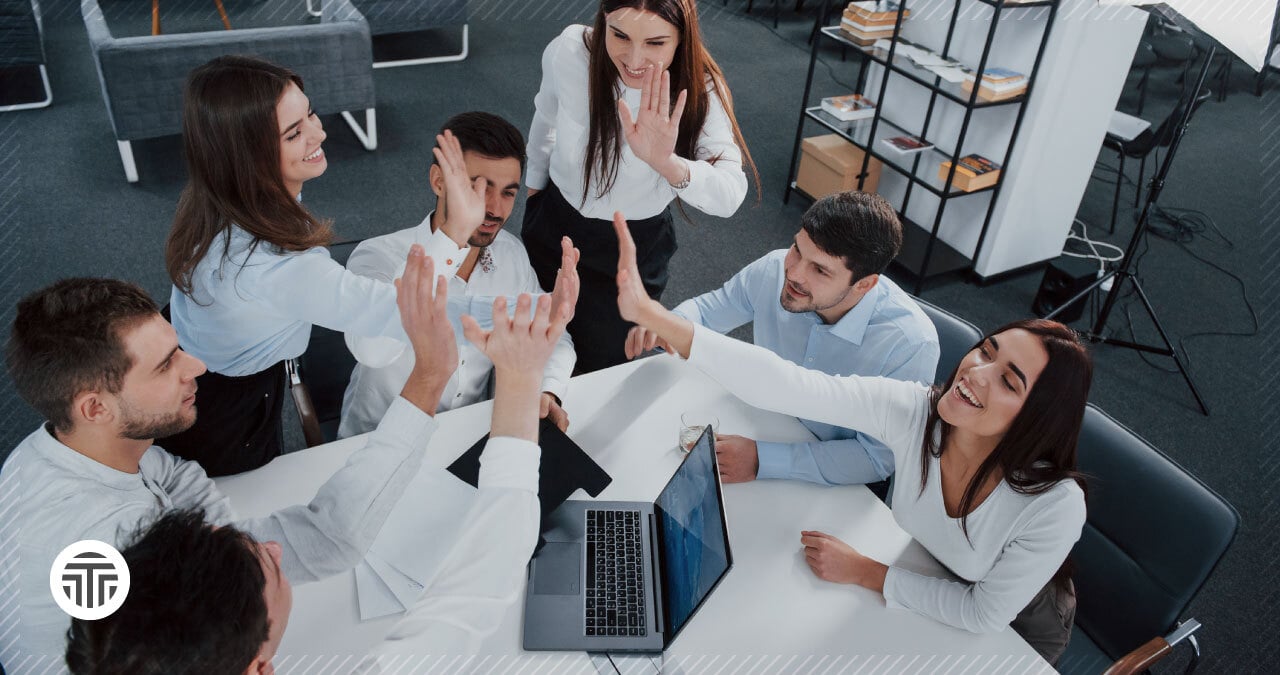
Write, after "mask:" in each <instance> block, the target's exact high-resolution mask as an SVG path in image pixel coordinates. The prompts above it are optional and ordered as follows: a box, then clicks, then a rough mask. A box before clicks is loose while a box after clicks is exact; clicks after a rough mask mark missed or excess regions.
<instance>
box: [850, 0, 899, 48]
mask: <svg viewBox="0 0 1280 675" xmlns="http://www.w3.org/2000/svg"><path fill="white" fill-rule="evenodd" d="M898 14H902V18H904V19H905V18H907V17H909V16H911V10H909V9H908V10H906V11H903V10H902V7H901V6H900V5H898V3H896V2H876V1H875V0H866V1H864V2H851V3H849V6H848V7H845V8H844V16H843V17H842V18H841V19H840V34H841V35H843V36H844V37H845V38H846V39H848V40H849V41H850V42H852V43H854V44H856V45H859V46H862V47H867V46H870V45H873V44H875V42H876V40H880V39H883V38H889V37H893V26H894V24H896V23H897V22H898Z"/></svg>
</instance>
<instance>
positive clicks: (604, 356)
mask: <svg viewBox="0 0 1280 675" xmlns="http://www.w3.org/2000/svg"><path fill="white" fill-rule="evenodd" d="M534 106H535V110H534V115H533V123H532V125H531V126H530V127H529V147H528V154H529V167H528V171H527V173H526V178H525V182H526V184H527V185H528V186H529V198H528V201H527V203H526V206H525V212H524V227H523V230H522V231H521V236H522V237H523V239H524V244H525V248H526V249H528V252H529V260H530V262H531V263H532V264H533V268H534V270H535V271H537V273H538V277H539V280H540V281H541V282H542V284H543V287H549V286H547V285H548V284H550V283H551V280H552V279H553V278H554V276H555V273H556V269H557V268H558V267H559V265H560V260H559V258H560V254H559V246H560V244H559V242H560V238H561V237H562V236H566V235H567V236H569V237H571V238H572V239H573V241H574V242H575V243H576V244H577V245H578V246H579V248H581V249H582V252H583V254H584V255H583V258H582V264H581V265H580V266H579V273H580V274H581V277H582V295H581V297H580V299H579V305H578V310H579V311H578V314H577V316H578V317H580V318H579V320H577V321H574V322H573V323H571V324H569V333H570V334H572V335H573V342H574V346H575V349H576V351H577V355H578V363H577V368H578V370H579V371H580V372H590V371H593V370H598V369H600V368H605V367H608V366H611V365H616V364H619V363H623V362H625V361H626V355H625V344H626V338H627V332H628V331H629V330H630V328H631V326H630V324H628V323H626V322H624V321H623V320H622V319H621V317H619V316H618V310H617V307H616V306H615V304H614V296H615V294H616V289H615V288H614V285H613V272H614V267H615V265H616V261H617V246H616V244H615V243H614V240H613V233H612V231H611V227H610V222H609V219H610V218H612V217H613V212H614V211H621V212H622V213H623V214H624V215H625V216H626V217H627V218H628V219H629V221H630V223H631V231H632V234H633V236H634V237H635V239H636V241H637V242H638V244H639V255H638V261H637V264H638V266H639V269H640V271H641V272H642V273H643V275H644V277H643V281H644V285H645V289H646V291H647V292H648V293H649V294H650V295H651V296H653V297H654V298H658V297H660V296H661V295H662V291H663V289H664V288H665V287H666V284H667V264H668V262H669V261H670V260H671V256H672V255H673V254H674V253H675V251H676V240H675V229H674V228H673V226H672V216H671V202H672V201H674V200H676V199H679V200H680V202H681V203H683V204H688V205H690V206H692V207H694V208H695V209H697V210H699V211H702V212H703V213H706V214H709V215H713V216H718V217H721V218H727V217H729V216H731V215H733V213H734V211H736V210H737V209H738V206H739V205H740V204H742V200H743V198H744V197H745V196H746V194H747V175H746V173H745V172H744V170H743V169H744V168H747V169H749V170H750V171H751V173H752V175H755V176H756V184H757V185H756V187H757V190H758V189H759V177H758V175H756V171H755V165H754V164H753V163H752V161H751V154H750V153H749V152H748V151H747V144H746V141H745V140H744V139H743V138H742V132H741V131H740V130H739V129H738V122H737V119H736V118H735V117H734V113H733V98H732V96H731V95H730V93H729V86H728V84H727V83H726V82H725V78H724V74H723V73H722V72H721V71H720V67H719V66H718V65H716V62H715V60H714V59H713V58H712V57H711V54H710V53H708V51H707V48H706V46H705V45H704V44H703V40H702V35H701V31H700V29H699V27H698V10H697V5H696V3H695V2H694V1H693V0H601V2H600V5H599V8H598V10H597V11H596V16H595V21H594V23H593V24H592V25H591V26H582V25H573V26H569V27H568V28H566V29H565V30H564V31H563V32H562V33H561V34H560V35H559V36H557V37H556V38H555V39H554V40H552V41H551V44H549V45H547V48H546V50H545V51H544V52H543V54H542V83H541V85H540V86H539V88H538V95H537V97H535V98H534Z"/></svg>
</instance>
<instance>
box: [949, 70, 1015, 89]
mask: <svg viewBox="0 0 1280 675" xmlns="http://www.w3.org/2000/svg"><path fill="white" fill-rule="evenodd" d="M964 77H965V79H966V80H969V81H970V82H972V81H974V80H976V79H978V75H977V73H967V74H965V76H964ZM1026 79H1027V76H1026V75H1024V74H1022V73H1019V72H1018V71H1016V70H1009V69H1008V68H987V69H986V70H984V71H982V83H983V84H984V85H993V86H995V85H1005V84H1013V83H1017V82H1019V81H1023V82H1025V81H1026Z"/></svg>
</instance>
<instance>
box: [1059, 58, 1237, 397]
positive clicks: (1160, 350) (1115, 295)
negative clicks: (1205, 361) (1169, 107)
mask: <svg viewBox="0 0 1280 675" xmlns="http://www.w3.org/2000/svg"><path fill="white" fill-rule="evenodd" d="M1216 51H1217V45H1216V44H1214V43H1213V41H1212V40H1210V41H1209V46H1208V49H1207V50H1206V53H1205V55H1204V65H1202V66H1201V68H1200V75H1199V76H1198V77H1197V78H1196V83H1195V86H1193V87H1190V88H1189V89H1190V91H1189V92H1188V91H1186V89H1187V88H1185V87H1184V91H1183V96H1182V97H1180V100H1179V102H1178V107H1177V108H1174V111H1175V114H1177V115H1179V119H1178V123H1177V126H1175V127H1174V128H1173V138H1172V140H1171V141H1170V142H1169V150H1168V152H1166V153H1165V156H1164V161H1163V162H1161V163H1160V168H1159V169H1157V171H1156V175H1155V178H1153V179H1152V181H1151V188H1150V189H1149V190H1148V191H1147V200H1146V203H1144V204H1143V205H1142V213H1141V215H1140V216H1138V223H1137V225H1136V226H1135V227H1134V229H1133V237H1132V238H1130V239H1129V246H1128V248H1126V249H1125V252H1124V260H1123V261H1122V262H1121V263H1120V267H1118V268H1117V269H1114V270H1111V271H1110V272H1108V273H1106V274H1104V275H1103V276H1102V277H1100V278H1098V280H1097V281H1094V282H1093V283H1091V284H1089V287H1088V288H1085V289H1084V290H1082V291H1080V292H1079V293H1077V294H1076V295H1075V296H1073V297H1072V298H1071V299H1070V300H1067V301H1066V302H1064V303H1062V304H1061V305H1059V306H1058V307H1057V309H1054V310H1053V311H1052V312H1049V314H1048V315H1046V316H1045V318H1046V319H1052V318H1054V317H1055V316H1057V315H1058V314H1060V313H1061V312H1062V311H1063V310H1064V309H1066V308H1067V307H1070V306H1071V305H1074V304H1075V303H1077V302H1079V301H1081V300H1082V299H1084V298H1085V297H1086V296H1088V295H1089V294H1090V293H1092V292H1093V291H1094V289H1097V288H1100V287H1101V286H1103V285H1104V284H1106V283H1107V281H1108V280H1111V279H1112V278H1114V280H1115V281H1114V283H1112V284H1111V290H1110V292H1108V293H1107V299H1106V300H1105V301H1104V302H1103V303H1102V311H1101V312H1100V313H1099V314H1098V318H1097V319H1096V320H1095V321H1094V323H1093V328H1091V329H1090V330H1089V332H1088V333H1086V334H1085V337H1086V338H1087V339H1089V340H1090V341H1092V342H1103V343H1106V344H1109V345H1115V346H1117V347H1124V348H1126V349H1134V350H1137V351H1140V352H1149V353H1151V354H1159V355H1161V356H1168V357H1170V358H1172V359H1173V362H1174V364H1176V365H1177V366H1178V372H1179V373H1182V379H1184V380H1186V382H1187V386H1188V387H1190V388H1191V394H1192V395H1193V396H1195V397H1196V403H1197V404H1199V405H1200V412H1202V413H1204V414H1205V415H1208V414H1209V407H1208V406H1206V405H1205V403H1204V399H1203V398H1201V397H1200V392H1199V390H1197V389H1196V383H1195V382H1193V381H1192V380H1191V374H1190V373H1188V372H1187V367H1186V365H1184V364H1183V363H1182V359H1180V358H1178V352H1177V350H1175V349H1174V348H1173V343H1172V342H1170V341H1169V336H1168V334H1166V333H1165V331H1164V326H1162V325H1160V319H1159V317H1157V316H1156V310H1155V308H1154V307H1152V306H1151V300H1150V299H1148V298H1147V294H1146V293H1145V292H1144V291H1143V290H1142V284H1141V283H1140V282H1139V280H1138V277H1137V276H1136V275H1135V274H1134V273H1133V272H1132V271H1131V270H1130V268H1131V267H1132V266H1133V264H1134V255H1135V254H1136V253H1137V252H1138V246H1139V245H1140V244H1141V243H1142V238H1143V237H1144V236H1146V234H1147V229H1148V227H1149V226H1150V220H1151V213H1152V211H1153V210H1154V208H1155V205H1156V200H1158V199H1159V198H1160V192H1161V191H1162V190H1163V189H1164V181H1165V178H1166V177H1167V176H1168V175H1169V167H1170V166H1172V165H1173V157H1174V155H1175V154H1176V153H1177V152H1178V145H1179V144H1181V143H1182V137H1183V135H1185V134H1186V132H1187V127H1188V125H1190V123H1191V115H1192V113H1193V112H1195V109H1196V104H1197V100H1198V98H1199V96H1200V90H1201V88H1203V87H1204V81H1205V79H1206V78H1207V77H1208V75H1209V64H1210V63H1211V62H1212V61H1213V55H1214V53H1215V52H1216ZM1125 283H1130V284H1132V285H1133V289H1134V291H1136V292H1137V294H1138V299H1139V300H1141V301H1142V306H1143V307H1144V308H1145V309H1146V310H1147V316H1149V317H1151V323H1152V324H1154V325H1155V328H1156V331H1157V332H1158V333H1160V341H1161V342H1163V343H1164V347H1158V346H1152V345H1144V344H1140V343H1137V342H1129V341H1128V340H1118V339H1116V338H1111V337H1106V336H1104V335H1103V334H1102V331H1103V329H1104V328H1105V327H1106V325H1107V319H1108V318H1110V317H1111V311H1112V310H1113V309H1115V306H1116V301H1118V300H1119V299H1120V294H1121V293H1122V292H1123V291H1124V285H1125Z"/></svg>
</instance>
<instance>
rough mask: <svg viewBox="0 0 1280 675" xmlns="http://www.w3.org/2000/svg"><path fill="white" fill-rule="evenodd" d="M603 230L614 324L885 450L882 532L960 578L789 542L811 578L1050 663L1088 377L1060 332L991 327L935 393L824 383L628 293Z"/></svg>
mask: <svg viewBox="0 0 1280 675" xmlns="http://www.w3.org/2000/svg"><path fill="white" fill-rule="evenodd" d="M615 231H616V232H617V234H618V237H619V241H620V246H619V248H620V256H619V262H618V277H617V280H618V309H619V311H620V313H621V314H622V316H623V317H624V318H626V319H628V320H630V321H635V322H636V323H638V324H640V325H641V326H643V327H645V328H647V329H649V330H651V331H654V332H656V333H657V334H658V335H659V336H660V337H662V339H664V340H667V341H668V342H669V343H670V344H671V345H672V347H673V348H674V349H675V350H676V351H677V352H678V353H679V354H680V355H682V356H685V357H686V358H688V359H689V362H690V363H692V364H694V365H695V366H697V367H698V368H699V369H700V370H702V371H703V372H705V373H707V374H708V375H710V376H711V377H713V378H714V379H715V380H716V381H718V382H719V383H720V384H721V385H723V386H724V387H725V388H726V389H728V390H729V391H732V392H733V393H734V394H735V395H737V396H738V397H739V398H741V399H742V400H743V401H746V402H747V403H749V404H751V405H754V406H756V407H759V408H765V409H769V410H775V411H778V412H781V413H785V414H788V415H795V416H798V417H804V418H806V419H812V420H818V421H821V422H825V423H828V424H838V425H841V426H845V427H852V428H855V429H858V430H860V431H863V432H866V433H867V434H869V435H871V436H874V437H875V438H878V439H880V440H881V441H882V442H883V443H885V444H886V445H887V446H889V448H890V449H891V450H892V451H893V454H894V459H895V462H896V468H897V478H896V479H895V481H894V489H893V514H894V518H895V519H896V520H897V522H898V524H899V525H900V526H901V527H902V528H903V529H904V530H905V531H906V532H907V533H909V534H911V536H912V537H914V538H915V539H916V540H917V541H919V542H920V543H921V544H922V545H923V546H924V547H925V548H926V549H927V550H928V551H929V552H930V553H931V554H933V556H934V557H935V558H937V559H938V560H939V561H940V562H942V563H943V564H944V565H946V566H947V568H948V569H949V570H950V571H951V572H952V573H954V574H955V575H956V577H959V580H958V581H953V580H947V579H936V578H932V577H926V576H921V575H918V574H915V573H912V572H909V571H907V570H904V569H901V568H898V567H892V566H889V565H885V564H883V563H880V562H878V561H875V560H872V559H871V558H868V557H866V556H863V555H862V554H860V553H858V552H857V551H855V550H854V549H853V548H852V547H850V546H849V545H847V544H845V543H844V542H841V541H840V540H838V539H836V538H834V537H832V536H830V535H828V534H824V533H821V532H802V533H801V537H800V542H801V544H802V545H803V547H804V553H805V558H806V561H807V562H808V564H809V566H810V567H811V568H812V569H813V571H814V573H815V574H817V575H818V576H819V577H821V578H823V579H827V580H829V581H834V582H839V583H853V584H858V585H861V586H865V587H867V588H870V589H873V590H876V591H879V592H881V593H883V594H884V597H885V601H886V602H887V603H888V605H889V606H890V607H896V608H904V609H910V610H913V611H915V612H918V613H920V614H924V615H926V616H930V617H932V618H934V619H937V620H938V621H941V622H943V623H946V624H949V625H952V626H956V627H958V628H963V629H965V630H969V631H973V632H988V631H998V630H1003V629H1004V628H1005V627H1006V626H1009V625H1011V624H1012V626H1013V628H1014V629H1015V630H1017V631H1018V633H1019V634H1020V635H1022V636H1023V637H1024V638H1025V639H1027V641H1028V642H1030V643H1031V644H1032V646H1033V647H1035V648H1036V649H1037V651H1039V652H1040V653H1041V655H1042V656H1044V657H1045V658H1046V659H1047V660H1049V661H1054V660H1056V659H1057V657H1058V656H1059V655H1061V653H1062V650H1063V649H1065V647H1066V642H1067V639H1068V637H1069V636H1070V630H1071V623H1072V620H1073V619H1074V614H1075V601H1074V591H1073V589H1072V588H1071V582H1070V576H1069V571H1068V569H1067V565H1066V564H1065V562H1066V558H1067V554H1068V553H1069V552H1070V551H1071V547H1072V546H1073V545H1074V544H1075V542H1076V540H1077V539H1079V538H1080V532H1081V529H1082V528H1083V526H1084V522H1085V503H1084V490H1083V485H1084V483H1083V480H1082V477H1081V475H1080V474H1079V473H1077V471H1076V442H1077V439H1078V437H1079V434H1080V425H1081V421H1082V420H1083V417H1084V407H1085V403H1086V402H1087V400H1088V395H1089V384H1090V380H1091V379H1092V373H1093V366H1092V362H1091V360H1090V358H1089V354H1088V352H1087V351H1086V350H1085V348H1084V345H1083V344H1082V343H1081V342H1080V340H1079V339H1078V338H1077V337H1076V335H1075V333H1074V332H1073V331H1071V329H1069V328H1067V327H1066V326H1063V325H1062V324H1059V323H1056V322H1053V321H1044V320H1038V319H1037V320H1026V321H1018V322H1014V323H1012V324H1009V325H1007V326H1005V327H1003V328H1000V329H999V330H997V331H995V332H994V333H992V334H991V335H988V336H986V337H984V338H983V340H982V341H981V342H980V343H979V344H978V345H976V346H974V348H973V349H972V350H971V351H970V352H969V353H968V354H967V355H966V356H965V357H964V359H963V360H962V361H961V363H960V365H959V366H958V367H957V368H956V371H955V372H954V373H952V374H951V377H950V378H948V380H947V384H946V386H945V387H944V388H942V389H936V388H932V387H926V386H924V385H920V384H916V383H911V382H900V381H897V380H889V379H885V378H870V377H858V376H849V377H837V376H832V375H827V374H825V373H822V372H819V371H815V370H807V369H805V368H802V367H800V366H797V365H794V364H792V363H790V362H788V361H785V360H784V359H782V358H780V357H778V356H776V355H775V354H773V353H772V352H769V351H767V350H764V349H760V348H757V347H755V346H753V345H749V344H746V343H744V342H739V341H737V340H733V339H731V338H727V337H725V336H722V335H719V334H717V333H715V332H714V331H710V330H707V329H705V328H703V327H701V326H695V325H694V324H692V323H690V322H689V321H687V320H685V319H682V318H680V317H678V316H676V315H675V314H672V313H671V312H669V311H667V310H666V309H664V308H663V307H662V305H661V304H659V303H658V302H656V301H654V300H651V299H650V298H649V297H648V295H646V294H645V293H644V289H643V287H642V286H641V285H640V284H639V283H638V274H637V272H636V269H635V264H634V251H635V246H634V244H633V243H632V242H631V239H630V235H629V233H628V232H627V229H626V223H625V221H623V219H622V217H621V214H617V215H615Z"/></svg>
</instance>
